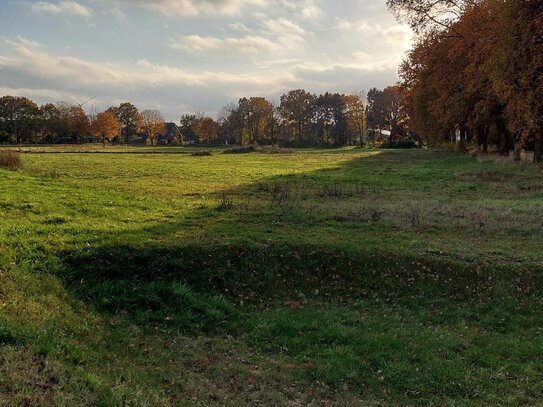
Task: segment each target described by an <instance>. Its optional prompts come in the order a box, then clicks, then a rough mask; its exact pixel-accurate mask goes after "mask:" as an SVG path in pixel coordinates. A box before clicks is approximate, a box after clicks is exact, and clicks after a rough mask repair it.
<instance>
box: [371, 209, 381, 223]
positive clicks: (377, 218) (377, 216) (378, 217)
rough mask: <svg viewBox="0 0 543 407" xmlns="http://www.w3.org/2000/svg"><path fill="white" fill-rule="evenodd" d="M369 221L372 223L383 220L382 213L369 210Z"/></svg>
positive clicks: (377, 210)
mask: <svg viewBox="0 0 543 407" xmlns="http://www.w3.org/2000/svg"><path fill="white" fill-rule="evenodd" d="M370 219H371V221H372V222H376V223H377V222H379V221H381V220H382V219H383V212H381V211H380V210H379V209H371V210H370Z"/></svg>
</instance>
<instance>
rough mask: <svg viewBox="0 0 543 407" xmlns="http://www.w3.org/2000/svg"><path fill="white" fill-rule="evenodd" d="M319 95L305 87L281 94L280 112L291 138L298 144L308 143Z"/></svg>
mask: <svg viewBox="0 0 543 407" xmlns="http://www.w3.org/2000/svg"><path fill="white" fill-rule="evenodd" d="M316 101H317V96H316V95H314V94H312V93H309V92H307V91H305V90H303V89H295V90H291V91H290V92H288V93H285V94H283V95H282V96H281V102H280V104H279V113H280V114H281V118H282V120H283V124H284V127H285V129H286V130H287V131H288V133H289V135H290V138H291V139H294V140H296V141H297V143H298V144H304V143H308V142H309V139H310V130H311V124H312V123H313V122H314V119H315V111H316V110H315V107H316Z"/></svg>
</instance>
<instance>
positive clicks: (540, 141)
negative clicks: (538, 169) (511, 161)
mask: <svg viewBox="0 0 543 407" xmlns="http://www.w3.org/2000/svg"><path fill="white" fill-rule="evenodd" d="M542 160H543V130H539V132H538V133H537V134H536V136H535V146H534V163H540V162H541V161H542Z"/></svg>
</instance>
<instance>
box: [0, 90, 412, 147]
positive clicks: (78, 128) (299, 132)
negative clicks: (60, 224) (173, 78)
mask: <svg viewBox="0 0 543 407" xmlns="http://www.w3.org/2000/svg"><path fill="white" fill-rule="evenodd" d="M401 100H402V94H401V91H400V88H399V87H397V86H391V87H388V88H386V89H383V90H378V89H370V91H369V92H368V93H367V95H366V94H365V93H364V92H358V93H353V94H349V95H346V94H340V93H328V92H327V93H324V94H321V95H316V94H313V93H311V92H308V91H306V90H304V89H295V90H291V91H289V92H287V93H285V94H283V95H282V96H281V97H280V101H279V103H274V102H273V101H271V100H268V99H266V98H264V97H248V98H247V97H244V98H241V99H239V101H238V103H237V104H233V103H232V104H229V105H227V106H225V107H223V108H222V109H221V110H220V111H219V113H218V115H217V117H216V118H212V117H210V116H208V115H206V114H204V113H194V114H184V115H182V116H181V118H180V120H179V122H178V123H175V126H174V130H172V126H170V125H168V124H167V123H165V120H164V118H163V115H162V114H161V113H160V112H159V111H157V110H144V111H142V112H140V111H139V110H138V108H137V107H136V106H134V105H133V104H131V103H128V102H127V103H122V104H120V105H119V106H113V107H110V108H108V109H106V110H104V111H102V112H93V113H90V114H87V113H86V112H85V111H84V109H83V108H82V107H81V106H78V105H70V104H68V103H64V102H61V103H56V104H53V103H47V104H44V105H42V106H38V105H37V104H36V103H35V102H33V101H32V100H30V99H27V98H25V97H16V96H4V97H2V98H0V142H3V143H17V144H19V143H83V142H101V143H103V144H104V145H105V144H106V143H111V142H117V143H130V142H134V141H143V140H144V141H146V142H147V143H148V144H151V145H153V144H157V143H158V142H159V141H161V142H167V143H171V144H181V143H187V142H191V143H200V144H209V145H213V144H235V145H249V144H255V143H258V144H281V145H289V146H338V147H339V146H347V145H363V144H364V143H365V142H366V141H367V139H370V140H372V141H374V140H375V139H378V137H376V135H379V134H381V133H383V132H384V130H388V131H387V132H386V134H387V135H388V137H390V135H391V134H402V131H403V130H402V129H401V126H402V123H403V122H404V119H403V110H402V106H401V103H400V102H401Z"/></svg>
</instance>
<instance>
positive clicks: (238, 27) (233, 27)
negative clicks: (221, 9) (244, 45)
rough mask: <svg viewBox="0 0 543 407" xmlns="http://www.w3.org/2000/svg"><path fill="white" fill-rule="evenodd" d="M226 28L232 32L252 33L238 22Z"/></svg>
mask: <svg viewBox="0 0 543 407" xmlns="http://www.w3.org/2000/svg"><path fill="white" fill-rule="evenodd" d="M228 28H230V29H231V30H233V31H241V32H248V33H250V32H252V31H253V30H251V29H250V28H248V27H247V26H246V25H245V24H243V23H239V22H238V23H233V24H228Z"/></svg>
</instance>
